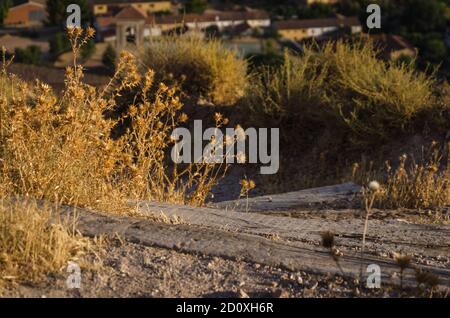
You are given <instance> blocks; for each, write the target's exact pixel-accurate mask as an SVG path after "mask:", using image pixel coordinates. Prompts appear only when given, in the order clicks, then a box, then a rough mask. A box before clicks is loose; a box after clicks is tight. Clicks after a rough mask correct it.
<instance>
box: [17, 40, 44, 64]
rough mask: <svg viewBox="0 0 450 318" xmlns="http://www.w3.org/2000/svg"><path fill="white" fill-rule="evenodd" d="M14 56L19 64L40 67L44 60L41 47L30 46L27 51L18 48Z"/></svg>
mask: <svg viewBox="0 0 450 318" xmlns="http://www.w3.org/2000/svg"><path fill="white" fill-rule="evenodd" d="M14 56H15V57H14V59H15V61H16V62H17V63H24V64H33V65H38V64H39V63H40V62H41V59H42V51H41V48H40V47H39V46H36V45H30V46H28V47H27V48H25V49H21V48H16V49H15V51H14Z"/></svg>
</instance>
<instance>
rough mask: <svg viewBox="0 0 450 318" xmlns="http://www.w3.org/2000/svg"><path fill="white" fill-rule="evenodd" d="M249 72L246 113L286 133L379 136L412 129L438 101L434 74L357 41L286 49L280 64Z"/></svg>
mask: <svg viewBox="0 0 450 318" xmlns="http://www.w3.org/2000/svg"><path fill="white" fill-rule="evenodd" d="M254 76H255V77H256V80H255V81H254V82H253V85H252V86H251V87H250V88H249V90H248V94H247V98H246V101H245V105H246V107H247V108H248V109H249V110H250V112H251V114H250V115H251V117H252V118H255V119H256V121H257V122H258V123H259V124H261V125H270V126H278V127H283V132H282V134H283V133H284V135H285V136H287V137H288V138H296V139H298V138H302V137H309V138H310V137H311V135H317V134H323V133H324V132H325V131H326V132H328V134H329V135H330V134H331V135H332V136H333V138H334V139H339V137H342V138H345V140H346V141H350V142H351V143H352V144H374V143H382V142H384V141H386V140H389V138H391V137H392V136H396V135H397V134H401V133H404V132H407V131H408V130H410V129H413V128H414V127H415V124H416V122H417V121H418V120H419V119H422V118H419V117H422V114H424V113H432V112H433V111H434V108H435V107H436V105H437V104H438V103H437V100H436V96H435V95H434V94H433V87H434V84H435V83H434V80H433V79H432V78H429V77H426V75H425V74H423V73H418V72H416V71H415V70H414V69H413V67H412V65H411V64H407V63H401V64H395V63H385V62H383V61H381V60H379V59H377V52H376V50H374V49H373V47H372V46H371V45H370V44H368V43H362V42H358V43H355V44H348V43H344V42H338V43H336V44H334V45H333V44H327V45H325V46H324V47H322V48H316V47H312V46H310V47H306V48H305V50H304V54H303V55H302V56H289V55H288V54H286V55H285V61H284V64H283V67H281V68H280V69H275V70H274V69H271V68H263V69H260V70H259V71H258V73H257V74H256V75H254ZM446 107H447V108H448V107H450V106H449V105H447V106H446ZM430 120H432V119H430ZM427 124H428V125H430V124H432V123H427ZM293 129H296V130H297V132H296V133H292V131H293Z"/></svg>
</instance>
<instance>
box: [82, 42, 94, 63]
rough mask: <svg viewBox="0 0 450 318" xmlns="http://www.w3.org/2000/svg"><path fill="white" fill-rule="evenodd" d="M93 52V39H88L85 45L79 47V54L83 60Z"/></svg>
mask: <svg viewBox="0 0 450 318" xmlns="http://www.w3.org/2000/svg"><path fill="white" fill-rule="evenodd" d="M94 54H95V41H94V40H93V39H89V40H88V41H87V42H86V44H85V45H83V46H82V47H81V51H80V56H81V59H82V60H83V61H86V60H87V59H89V58H90V57H91V56H92V55H94Z"/></svg>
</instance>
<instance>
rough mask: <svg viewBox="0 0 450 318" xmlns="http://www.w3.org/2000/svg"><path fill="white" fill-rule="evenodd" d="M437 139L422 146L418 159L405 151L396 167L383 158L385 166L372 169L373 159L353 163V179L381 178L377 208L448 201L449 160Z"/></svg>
mask: <svg viewBox="0 0 450 318" xmlns="http://www.w3.org/2000/svg"><path fill="white" fill-rule="evenodd" d="M442 153H443V152H442V150H441V149H440V148H439V145H438V144H437V143H432V145H431V146H430V147H429V148H428V149H423V150H422V158H420V159H419V160H418V161H417V162H416V161H415V160H413V159H408V156H407V155H406V154H404V155H402V156H401V157H400V158H399V160H398V165H397V167H396V168H392V166H391V164H390V163H389V162H388V161H386V162H385V166H384V169H374V168H373V163H369V164H355V165H354V167H353V173H352V175H353V180H354V181H356V182H359V183H362V184H367V182H368V181H369V180H381V191H380V193H379V195H378V196H377V198H376V201H375V205H376V206H378V207H380V208H388V209H396V208H410V209H433V208H440V207H444V206H446V205H449V204H450V165H449V164H450V161H449V160H448V158H443V155H442Z"/></svg>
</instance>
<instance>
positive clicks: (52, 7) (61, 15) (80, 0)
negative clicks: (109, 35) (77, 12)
mask: <svg viewBox="0 0 450 318" xmlns="http://www.w3.org/2000/svg"><path fill="white" fill-rule="evenodd" d="M69 4H78V5H79V6H80V9H81V23H82V24H83V25H85V24H89V23H90V21H91V13H90V10H89V4H88V1H87V0H47V13H48V17H47V24H48V25H51V26H61V27H64V26H65V23H66V19H67V16H68V14H67V12H66V10H67V7H68V6H69Z"/></svg>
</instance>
